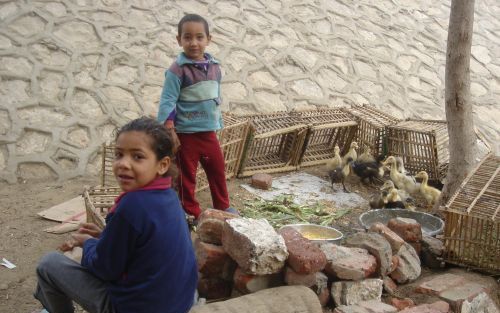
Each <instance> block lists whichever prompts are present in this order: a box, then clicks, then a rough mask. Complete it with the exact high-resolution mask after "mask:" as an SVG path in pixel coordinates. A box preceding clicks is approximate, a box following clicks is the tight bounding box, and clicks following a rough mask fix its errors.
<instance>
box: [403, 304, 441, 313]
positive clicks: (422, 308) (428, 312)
mask: <svg viewBox="0 0 500 313" xmlns="http://www.w3.org/2000/svg"><path fill="white" fill-rule="evenodd" d="M399 313H441V312H440V311H438V310H436V309H435V308H431V307H429V305H428V304H421V305H417V306H414V307H411V308H406V309H404V310H401V311H399Z"/></svg>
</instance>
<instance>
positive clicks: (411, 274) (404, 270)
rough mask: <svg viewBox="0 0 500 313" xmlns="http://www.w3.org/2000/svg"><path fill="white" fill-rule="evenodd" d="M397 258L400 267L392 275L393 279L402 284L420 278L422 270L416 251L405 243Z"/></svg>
mask: <svg viewBox="0 0 500 313" xmlns="http://www.w3.org/2000/svg"><path fill="white" fill-rule="evenodd" d="M396 256H397V257H398V266H397V267H396V269H395V270H394V271H393V272H392V273H391V274H390V276H391V278H392V279H394V280H395V281H396V282H398V283H400V284H402V283H407V282H412V281H414V280H416V279H417V278H418V277H419V276H420V273H421V272H422V268H421V267H420V258H419V257H418V255H417V253H416V252H415V249H413V247H412V246H410V245H409V244H408V243H406V242H405V243H404V245H402V246H401V248H400V249H399V252H398V254H397V255H396Z"/></svg>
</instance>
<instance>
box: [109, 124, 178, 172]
mask: <svg viewBox="0 0 500 313" xmlns="http://www.w3.org/2000/svg"><path fill="white" fill-rule="evenodd" d="M130 131H137V132H143V133H145V134H146V135H148V136H149V138H151V149H152V150H153V151H154V153H155V155H156V158H157V159H158V160H161V159H163V158H164V157H166V156H168V157H170V158H171V159H172V162H171V164H170V168H169V169H168V171H167V173H165V175H163V176H172V177H174V176H175V174H176V170H175V166H174V163H175V162H174V153H173V144H172V137H171V135H170V133H169V132H168V131H167V129H166V128H165V126H163V125H162V124H160V123H159V122H158V121H156V120H154V119H152V118H150V117H145V116H144V117H140V118H138V119H135V120H132V121H130V122H128V123H127V124H125V125H124V126H122V127H121V128H120V129H119V130H118V131H117V132H116V137H115V141H116V140H117V139H118V137H119V136H120V135H121V134H123V133H126V132H130Z"/></svg>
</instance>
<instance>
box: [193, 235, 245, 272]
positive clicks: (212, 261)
mask: <svg viewBox="0 0 500 313" xmlns="http://www.w3.org/2000/svg"><path fill="white" fill-rule="evenodd" d="M194 249H195V253H196V262H197V265H198V272H200V273H202V274H203V276H204V277H219V278H222V279H225V280H232V278H233V274H234V271H235V269H236V262H234V261H233V259H231V257H230V256H229V254H227V252H226V251H225V250H224V248H222V246H217V245H213V244H210V243H206V242H202V241H201V240H200V239H196V240H195V242H194Z"/></svg>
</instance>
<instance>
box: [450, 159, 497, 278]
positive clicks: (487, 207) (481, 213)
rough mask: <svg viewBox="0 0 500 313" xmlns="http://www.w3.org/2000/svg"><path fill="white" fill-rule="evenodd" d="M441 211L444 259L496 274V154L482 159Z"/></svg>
mask: <svg viewBox="0 0 500 313" xmlns="http://www.w3.org/2000/svg"><path fill="white" fill-rule="evenodd" d="M443 211H444V214H445V220H446V223H445V229H444V237H443V240H444V246H445V252H444V259H445V261H446V262H448V263H452V264H456V265H462V266H467V267H470V268H473V269H476V270H481V271H485V272H489V273H493V274H496V275H498V274H500V157H498V156H494V155H492V154H489V155H488V156H487V157H486V158H484V159H483V160H482V161H481V163H480V164H479V165H478V166H477V168H476V169H475V170H474V171H473V172H472V173H471V174H470V175H469V176H468V177H467V178H466V179H465V180H464V182H463V183H462V184H461V186H460V188H459V189H458V190H457V192H456V193H455V194H454V195H453V196H452V197H451V198H450V200H449V201H448V203H447V204H446V206H445V207H444V210H443Z"/></svg>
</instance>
